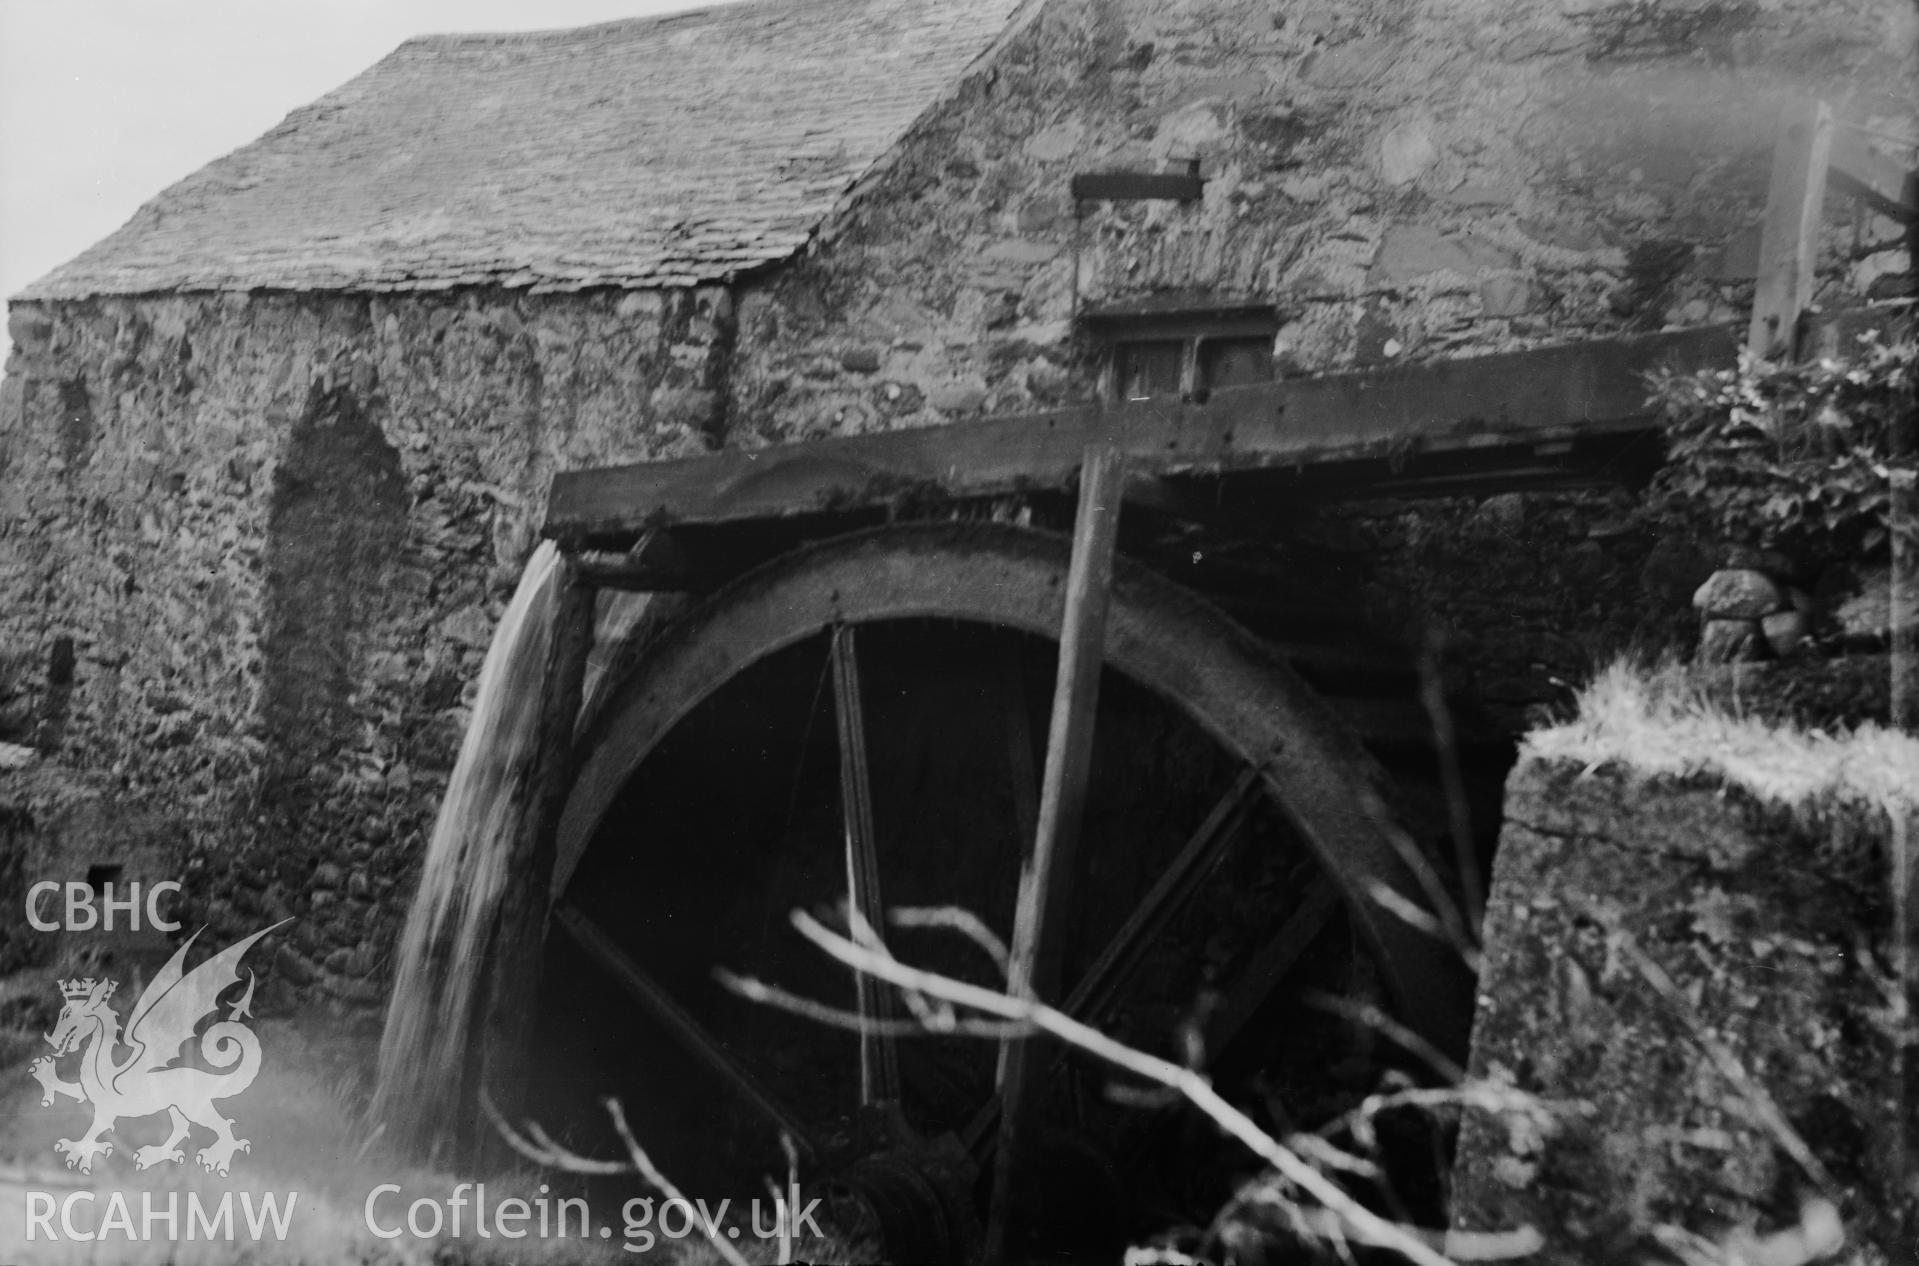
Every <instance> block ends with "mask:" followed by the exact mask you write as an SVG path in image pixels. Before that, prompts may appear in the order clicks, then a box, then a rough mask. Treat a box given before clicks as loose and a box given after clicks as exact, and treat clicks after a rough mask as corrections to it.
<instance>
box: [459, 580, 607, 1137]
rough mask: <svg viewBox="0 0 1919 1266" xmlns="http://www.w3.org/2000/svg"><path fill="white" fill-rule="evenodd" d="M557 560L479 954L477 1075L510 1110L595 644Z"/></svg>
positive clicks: (516, 1094)
mask: <svg viewBox="0 0 1919 1266" xmlns="http://www.w3.org/2000/svg"><path fill="white" fill-rule="evenodd" d="M561 566H562V567H563V568H564V569H565V575H564V578H563V579H562V581H561V590H560V598H559V602H558V603H557V604H556V606H555V608H554V613H553V636H552V640H551V641H550V642H549V643H548V646H547V658H546V671H545V673H544V674H543V675H542V691H541V699H542V700H543V703H542V706H541V709H540V737H539V755H538V758H537V761H536V763H535V765H534V768H533V771H532V776H531V778H530V779H529V780H528V784H527V785H528V792H527V795H528V805H527V810H526V812H525V814H524V815H523V816H522V818H521V824H522V827H521V832H520V836H519V838H518V839H517V840H515V841H514V844H513V849H512V852H511V854H510V855H509V857H508V859H507V862H506V873H507V874H508V875H510V876H512V882H511V883H509V884H508V885H507V889H506V892H505V893H504V894H503V896H502V898H501V904H500V920H499V923H498V925H497V926H496V927H495V929H494V933H493V941H492V944H491V946H490V947H489V949H488V952H487V966H488V979H489V980H490V984H489V986H488V992H487V997H486V1002H485V1012H484V1015H483V1016H482V1018H481V1043H482V1045H481V1052H482V1053H481V1065H480V1080H481V1084H482V1085H483V1087H484V1088H485V1090H486V1093H487V1095H488V1096H489V1097H490V1098H491V1099H492V1100H493V1103H494V1105H495V1106H496V1107H497V1108H498V1109H499V1110H500V1111H501V1112H502V1113H504V1114H506V1115H508V1116H509V1117H510V1116H511V1115H512V1114H514V1113H515V1112H517V1111H518V1110H519V1107H520V1104H521V1102H522V1100H523V1098H524V1089H525V1087H524V1080H525V1066H526V1058H527V1034H528V1029H529V1028H530V1026H531V1024H532V1020H533V1012H534V1007H535V1005H536V1003H537V1000H538V994H539V984H540V964H541V962H542V960H543V956H542V952H541V951H542V948H543V947H544V945H545V943H546V921H547V900H548V890H549V888H550V887H551V884H552V876H553V847H554V841H555V839H556V837H557V836H558V834H559V825H560V810H561V808H562V807H563V806H564V805H565V803H566V795H567V791H568V789H569V788H570V786H571V785H572V781H573V772H574V751H573V727H574V725H575V723H576V722H577V721H578V719H579V715H580V703H581V695H582V692H583V690H584V687H585V683H586V660H587V654H588V652H589V651H590V650H591V649H592V647H593V615H594V600H595V598H596V596H597V591H596V590H595V589H593V588H592V587H591V586H589V585H584V584H581V583H579V582H578V577H577V575H576V573H574V571H573V569H572V564H571V563H570V562H566V561H563V562H562V563H561ZM487 1150H491V1149H490V1148H489V1149H487Z"/></svg>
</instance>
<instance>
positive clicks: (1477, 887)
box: [1419, 628, 1486, 931]
mask: <svg viewBox="0 0 1919 1266" xmlns="http://www.w3.org/2000/svg"><path fill="white" fill-rule="evenodd" d="M1441 649H1442V643H1441V638H1440V635H1439V631H1438V630H1437V628H1429V629H1428V630H1427V635H1426V645H1425V649H1424V651H1423V652H1422V653H1421V654H1420V657H1419V701H1420V703H1421V704H1422V705H1423V706H1424V707H1425V709H1426V719H1427V720H1428V721H1430V722H1431V723H1432V727H1433V741H1434V743H1435V744H1436V745H1437V746H1438V748H1439V775H1440V780H1441V782H1442V783H1443V785H1444V786H1445V789H1446V810H1447V816H1448V818H1449V819H1450V824H1451V831H1452V837H1453V859H1454V864H1455V865H1456V866H1458V868H1459V891H1460V896H1461V899H1462V901H1463V902H1464V903H1465V907H1466V908H1465V911H1464V914H1465V918H1466V927H1467V929H1468V931H1471V930H1473V929H1476V928H1478V927H1479V925H1480V922H1481V920H1482V919H1483V918H1484V917H1485V913H1486V890H1485V887H1484V885H1483V884H1482V883H1481V882H1480V875H1479V857H1478V854H1477V853H1476V852H1475V849H1474V844H1473V815H1472V805H1471V803H1470V802H1469V800H1468V799H1467V796H1466V775H1465V772H1464V770H1463V769H1462V767H1461V761H1460V757H1459V729H1458V727H1457V726H1455V725H1454V724H1453V710H1452V708H1451V706H1450V705H1448V704H1447V702H1446V689H1445V683H1444V682H1443V681H1441V680H1440V674H1439V656H1440V651H1441Z"/></svg>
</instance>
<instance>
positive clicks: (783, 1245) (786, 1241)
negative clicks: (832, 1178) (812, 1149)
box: [774, 1130, 800, 1266]
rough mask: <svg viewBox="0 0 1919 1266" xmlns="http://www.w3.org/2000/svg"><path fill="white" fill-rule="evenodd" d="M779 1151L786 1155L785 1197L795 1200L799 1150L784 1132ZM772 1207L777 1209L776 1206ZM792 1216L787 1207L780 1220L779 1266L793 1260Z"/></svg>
mask: <svg viewBox="0 0 1919 1266" xmlns="http://www.w3.org/2000/svg"><path fill="white" fill-rule="evenodd" d="M780 1150H781V1151H782V1152H784V1153H786V1195H787V1197H789V1198H796V1197H797V1196H798V1195H799V1190H800V1148H799V1144H797V1143H795V1142H794V1141H793V1136H792V1135H791V1134H788V1133H787V1132H786V1131H785V1130H781V1131H780ZM775 1194H776V1195H777V1194H778V1193H775ZM774 1207H775V1208H777V1207H778V1204H777V1203H776V1204H775V1206H774ZM794 1216H795V1215H794V1214H793V1212H792V1208H791V1206H788V1209H787V1216H786V1217H784V1218H781V1219H780V1266H788V1263H790V1262H791V1261H792V1260H793V1221H794Z"/></svg>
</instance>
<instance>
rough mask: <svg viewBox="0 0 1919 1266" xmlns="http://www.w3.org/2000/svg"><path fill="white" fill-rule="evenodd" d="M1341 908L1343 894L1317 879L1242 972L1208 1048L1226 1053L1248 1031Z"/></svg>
mask: <svg viewBox="0 0 1919 1266" xmlns="http://www.w3.org/2000/svg"><path fill="white" fill-rule="evenodd" d="M1338 908H1339V892H1338V890H1337V889H1335V888H1334V887H1333V886H1332V884H1330V883H1328V882H1327V881H1326V879H1325V878H1324V877H1323V876H1322V877H1320V878H1317V879H1315V880H1313V882H1312V885H1311V886H1310V887H1308V888H1307V889H1306V895H1305V897H1304V898H1302V899H1301V901H1300V903H1299V908H1298V909H1297V910H1294V911H1293V913H1292V915H1291V916H1290V917H1289V918H1288V919H1287V920H1286V922H1284V923H1282V924H1280V925H1279V930H1278V931H1276V932H1274V933H1273V935H1272V936H1271V937H1270V938H1268V939H1267V941H1266V943H1265V944H1264V945H1262V946H1260V947H1259V949H1258V950H1257V951H1256V952H1255V953H1254V954H1253V956H1252V958H1251V959H1250V960H1249V961H1248V962H1247V964H1246V966H1245V967H1243V968H1241V969H1240V972H1239V977H1238V979H1236V980H1235V981H1234V982H1233V987H1232V988H1231V989H1229V990H1228V991H1227V992H1226V993H1225V994H1224V995H1223V996H1222V997H1221V998H1220V1000H1219V1005H1218V1006H1217V1007H1216V1008H1214V1010H1213V1014H1212V1015H1211V1017H1209V1018H1208V1020H1207V1022H1206V1049H1207V1050H1208V1051H1209V1052H1210V1051H1218V1050H1224V1049H1225V1047H1226V1044H1227V1043H1228V1042H1230V1041H1232V1040H1233V1038H1234V1037H1235V1036H1236V1035H1237V1034H1238V1033H1239V1031H1240V1029H1242V1028H1244V1027H1245V1025H1246V1021H1248V1020H1250V1019H1252V1018H1253V1012H1255V1011H1257V1010H1258V1009H1259V1004H1260V1003H1261V1002H1263V1001H1265V999H1266V996H1267V995H1268V994H1270V993H1271V992H1272V991H1273V986H1275V985H1277V984H1278V983H1279V982H1280V980H1281V979H1283V978H1284V977H1285V975H1286V973H1287V972H1289V971H1291V970H1292V969H1293V964H1294V963H1297V962H1298V961H1299V956H1300V955H1301V954H1304V953H1305V952H1306V948H1307V946H1309V945H1311V944H1312V943H1313V939H1314V938H1315V937H1317V936H1318V935H1319V934H1320V932H1321V931H1322V930H1323V929H1324V928H1325V926H1326V924H1327V923H1328V922H1329V921H1330V920H1331V919H1332V917H1333V912H1334V911H1335V910H1337V909H1338Z"/></svg>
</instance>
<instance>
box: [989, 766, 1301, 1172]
mask: <svg viewBox="0 0 1919 1266" xmlns="http://www.w3.org/2000/svg"><path fill="white" fill-rule="evenodd" d="M1259 792H1260V776H1259V770H1258V769H1256V768H1254V767H1252V766H1250V765H1249V766H1247V767H1246V768H1245V769H1244V770H1242V771H1240V775H1239V777H1237V778H1235V779H1234V780H1233V785H1232V786H1231V787H1229V788H1227V789H1226V792H1225V794H1224V795H1222V796H1221V797H1220V798H1219V801H1218V802H1217V803H1216V804H1214V805H1213V808H1212V811H1211V812H1209V813H1208V814H1207V815H1206V818H1205V820H1204V821H1202V822H1201V823H1200V825H1199V829H1198V830H1197V831H1194V832H1193V837H1192V838H1191V839H1190V840H1188V841H1186V845H1185V847H1183V848H1181V849H1180V850H1179V854H1178V856H1176V857H1174V858H1173V860H1172V861H1171V862H1170V863H1169V864H1168V865H1167V867H1166V869H1165V870H1164V871H1162V872H1161V873H1160V877H1159V879H1158V880H1156V881H1155V882H1154V884H1153V887H1152V889H1151V890H1150V891H1148V892H1147V894H1146V895H1145V896H1144V897H1142V898H1141V899H1140V902H1139V904H1138V905H1137V906H1135V907H1134V908H1133V912H1132V914H1130V915H1128V916H1127V918H1126V922H1125V923H1124V924H1123V925H1121V927H1120V929H1119V931H1117V932H1115V933H1114V934H1113V936H1112V938H1111V939H1110V940H1108V941H1107V942H1106V948H1105V949H1103V950H1101V951H1100V954H1099V957H1098V958H1097V959H1095V960H1094V961H1093V965H1092V966H1091V967H1089V968H1088V969H1087V971H1086V974H1085V975H1084V976H1083V977H1081V978H1080V982H1079V984H1077V985H1076V986H1074V988H1073V992H1072V993H1071V994H1069V995H1068V996H1067V999H1066V1005H1065V1008H1064V1010H1065V1011H1066V1014H1068V1015H1070V1016H1072V1017H1073V1018H1075V1019H1078V1020H1092V1019H1094V1018H1095V1017H1097V1016H1098V1015H1099V1014H1100V1013H1101V1012H1103V1011H1105V1010H1106V1009H1107V1008H1108V1007H1110V1006H1111V1005H1112V1004H1113V1001H1114V999H1115V998H1116V997H1117V996H1118V994H1119V992H1120V990H1121V989H1122V988H1124V987H1125V984H1126V981H1127V978H1128V977H1129V976H1131V974H1132V972H1133V969H1134V967H1135V966H1137V964H1138V962H1139V953H1140V950H1142V949H1143V948H1144V947H1145V946H1147V945H1149V944H1151V943H1152V940H1153V938H1154V937H1155V936H1156V935H1158V933H1159V932H1160V930H1161V929H1162V928H1164V927H1165V925H1166V920H1167V919H1169V918H1171V917H1172V915H1173V914H1175V913H1176V912H1177V911H1178V910H1179V908H1180V906H1181V905H1183V904H1185V902H1186V899H1187V898H1188V897H1190V896H1191V895H1192V893H1193V890H1194V889H1195V888H1197V887H1198V886H1199V885H1200V883H1201V882H1202V881H1204V880H1205V878H1206V876H1207V875H1208V874H1210V873H1211V872H1212V870H1213V867H1214V865H1215V864H1216V863H1217V862H1218V861H1219V859H1220V857H1222V856H1223V855H1224V854H1225V851H1226V846H1227V845H1228V844H1230V843H1231V842H1232V840H1233V837H1234V836H1235V835H1236V834H1237V833H1238V831H1239V828H1240V826H1241V824H1243V823H1244V822H1245V821H1246V816H1247V814H1249V813H1250V812H1251V811H1252V807H1253V805H1254V804H1255V803H1256V802H1257V800H1258V796H1259ZM1321 886H1322V887H1323V886H1324V885H1321ZM1274 979H1275V980H1276V979H1277V977H1275V978H1274ZM1207 1049H1208V1050H1212V1049H1216V1048H1215V1047H1212V1046H1208V1048H1207ZM998 1120H999V1100H998V1099H994V1100H993V1101H992V1102H990V1103H988V1104H986V1105H985V1106H983V1107H982V1108H981V1109H980V1110H979V1112H978V1113H976V1114H975V1115H974V1117H973V1119H972V1121H970V1122H969V1123H968V1124H967V1126H966V1132H965V1134H964V1135H963V1136H962V1137H963V1139H964V1141H965V1143H966V1145H967V1147H969V1148H971V1149H974V1150H975V1152H977V1149H978V1147H979V1144H980V1142H981V1141H982V1140H983V1139H985V1138H986V1136H987V1134H988V1133H989V1132H990V1131H991V1130H992V1128H993V1125H994V1124H995V1123H996V1122H997V1121H998Z"/></svg>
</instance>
